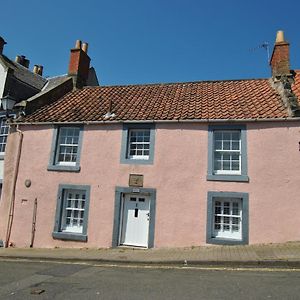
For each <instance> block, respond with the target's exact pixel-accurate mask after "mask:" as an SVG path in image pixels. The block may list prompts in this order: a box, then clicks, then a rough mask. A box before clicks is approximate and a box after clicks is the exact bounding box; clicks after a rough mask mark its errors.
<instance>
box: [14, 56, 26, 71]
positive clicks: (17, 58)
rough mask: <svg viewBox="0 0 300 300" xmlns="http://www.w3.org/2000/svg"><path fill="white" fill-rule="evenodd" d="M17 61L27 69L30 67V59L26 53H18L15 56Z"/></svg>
mask: <svg viewBox="0 0 300 300" xmlns="http://www.w3.org/2000/svg"><path fill="white" fill-rule="evenodd" d="M15 62H16V63H18V64H20V65H22V66H23V67H25V68H27V69H28V68H29V63H30V60H29V59H27V58H26V56H25V55H17V56H16V58H15Z"/></svg>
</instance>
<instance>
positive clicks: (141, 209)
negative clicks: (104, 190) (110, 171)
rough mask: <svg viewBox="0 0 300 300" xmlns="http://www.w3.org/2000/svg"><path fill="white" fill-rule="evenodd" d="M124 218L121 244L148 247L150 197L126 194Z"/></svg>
mask: <svg viewBox="0 0 300 300" xmlns="http://www.w3.org/2000/svg"><path fill="white" fill-rule="evenodd" d="M122 217H123V218H122V229H121V240H120V244H121V245H128V246H139V247H148V235H149V219H150V199H149V196H143V195H134V194H125V197H124V201H123V215H122Z"/></svg>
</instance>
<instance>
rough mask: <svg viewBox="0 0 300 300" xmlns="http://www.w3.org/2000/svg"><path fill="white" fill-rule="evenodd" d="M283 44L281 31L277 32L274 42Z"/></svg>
mask: <svg viewBox="0 0 300 300" xmlns="http://www.w3.org/2000/svg"><path fill="white" fill-rule="evenodd" d="M282 42H285V40H284V32H283V31H282V30H278V31H277V34H276V42H275V43H282Z"/></svg>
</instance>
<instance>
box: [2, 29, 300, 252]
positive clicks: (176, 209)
mask: <svg viewBox="0 0 300 300" xmlns="http://www.w3.org/2000/svg"><path fill="white" fill-rule="evenodd" d="M74 60H75V58H74ZM270 65H271V69H272V77H271V78H266V79H245V80H223V81H200V82H186V83H170V84H143V85H128V86H98V87H90V86H82V85H80V84H79V85H77V84H75V85H76V86H77V88H76V89H74V90H72V91H70V92H68V93H67V94H65V95H64V96H62V97H60V98H59V99H57V100H56V101H55V102H52V103H49V104H47V105H44V106H42V107H40V108H38V109H36V110H35V111H33V112H29V113H26V116H23V117H20V118H18V119H17V120H15V121H14V122H13V123H12V124H11V128H12V131H14V130H13V129H14V128H15V132H12V133H11V134H10V136H9V139H8V140H9V141H8V146H7V147H8V149H9V150H10V151H9V156H8V157H7V165H12V166H13V165H14V166H16V167H15V168H11V169H8V168H7V169H5V178H4V189H3V197H2V201H1V203H0V214H1V216H5V217H4V218H1V220H0V238H1V239H2V240H3V241H5V243H6V246H7V245H8V244H9V243H11V244H12V245H15V246H16V247H28V246H31V247H32V246H33V247H117V246H122V245H124V246H136V247H145V248H148V247H183V246H192V245H194V246H197V245H206V244H255V243H273V242H276V243H277V242H286V241H296V240H300V230H299V228H300V201H299V194H300V185H299V182H300V171H299V170H300V159H299V157H300V152H299V151H300V125H299V124H300V123H299V121H300V109H299V102H298V99H299V97H300V71H295V70H291V69H290V61H289V43H288V42H286V41H285V39H284V36H283V32H278V33H277V38H276V42H275V46H274V50H273V54H272V57H271V61H270ZM77 69H78V68H77ZM20 140H22V147H19V148H18V147H15V144H18V143H20ZM15 149H19V150H18V151H16V150H15ZM14 150H15V151H14ZM12 207H13V209H9V208H12ZM10 216H12V217H11V219H10ZM9 220H11V221H9ZM7 224H10V226H8V225H7Z"/></svg>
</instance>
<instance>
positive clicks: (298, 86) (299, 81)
mask: <svg viewBox="0 0 300 300" xmlns="http://www.w3.org/2000/svg"><path fill="white" fill-rule="evenodd" d="M295 73H296V76H295V83H294V84H293V85H292V90H293V92H294V94H295V95H296V96H297V98H298V101H299V99H300V70H295Z"/></svg>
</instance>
